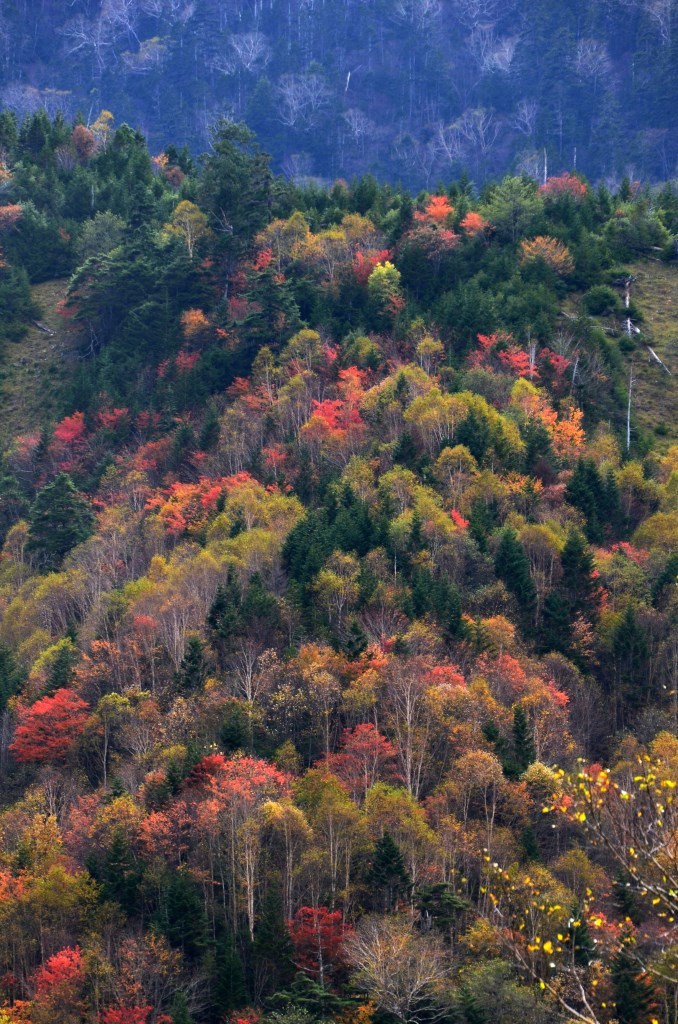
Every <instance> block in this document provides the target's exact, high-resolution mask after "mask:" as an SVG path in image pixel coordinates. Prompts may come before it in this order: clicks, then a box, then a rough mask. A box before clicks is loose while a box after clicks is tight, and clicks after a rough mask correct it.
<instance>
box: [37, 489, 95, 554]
mask: <svg viewBox="0 0 678 1024" xmlns="http://www.w3.org/2000/svg"><path fill="white" fill-rule="evenodd" d="M28 524H29V534H28V545H27V548H28V550H29V551H31V552H33V553H35V554H36V555H37V557H38V558H39V559H40V561H41V562H42V563H43V564H44V565H45V566H46V568H49V569H56V568H58V567H59V565H60V564H61V562H62V560H63V558H64V555H66V554H68V552H69V551H70V550H71V548H74V547H75V546H76V544H81V543H82V542H83V541H84V540H87V538H88V537H89V536H90V535H91V533H92V530H93V529H94V513H93V512H92V507H91V505H90V503H89V502H88V501H87V500H86V499H85V498H83V497H82V495H81V494H79V493H78V491H77V490H76V488H75V485H74V483H73V481H72V480H71V478H70V477H69V476H68V475H67V474H66V473H60V474H59V475H58V476H57V477H56V479H55V480H53V481H52V483H50V484H46V486H45V487H43V488H42V490H40V491H38V494H37V497H36V499H35V501H34V502H33V504H32V506H31V509H30V512H29V515H28Z"/></svg>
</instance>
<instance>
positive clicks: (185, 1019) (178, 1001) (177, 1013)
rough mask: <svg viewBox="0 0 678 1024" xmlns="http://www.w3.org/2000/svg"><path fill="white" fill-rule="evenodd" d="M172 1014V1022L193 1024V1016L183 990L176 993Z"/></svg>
mask: <svg viewBox="0 0 678 1024" xmlns="http://www.w3.org/2000/svg"><path fill="white" fill-rule="evenodd" d="M170 1015H171V1017H172V1024H193V1018H192V1017H191V1014H190V1013H189V1010H188V1000H187V999H186V996H185V995H184V993H183V992H177V994H176V995H175V997H174V1000H173V1001H172V1008H171V1010H170Z"/></svg>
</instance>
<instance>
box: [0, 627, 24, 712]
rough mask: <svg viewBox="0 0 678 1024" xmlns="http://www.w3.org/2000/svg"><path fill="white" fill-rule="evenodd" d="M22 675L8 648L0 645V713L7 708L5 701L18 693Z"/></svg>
mask: <svg viewBox="0 0 678 1024" xmlns="http://www.w3.org/2000/svg"><path fill="white" fill-rule="evenodd" d="M22 680H23V673H22V672H21V671H20V669H19V668H18V667H17V664H16V660H15V658H14V655H13V653H12V651H11V650H10V648H9V647H5V645H4V644H0V713H1V712H3V711H4V710H5V708H6V707H7V701H8V700H9V699H10V697H13V696H14V695H15V693H18V692H19V689H20V687H21V683H22Z"/></svg>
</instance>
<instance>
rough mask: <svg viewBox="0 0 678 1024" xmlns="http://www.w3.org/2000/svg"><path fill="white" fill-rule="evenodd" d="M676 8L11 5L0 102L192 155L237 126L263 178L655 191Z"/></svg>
mask: <svg viewBox="0 0 678 1024" xmlns="http://www.w3.org/2000/svg"><path fill="white" fill-rule="evenodd" d="M676 18H677V15H676V4H675V0H594V2H589V0H570V2H568V3H555V2H553V0H508V2H503V0H395V2H392V3H387V2H385V0H369V2H365V0H285V2H284V3H283V2H282V0H266V2H263V0H251V2H250V0H190V2H189V0H101V2H100V0H73V2H71V3H68V4H56V3H47V2H45V0H42V2H39V3H38V2H33V0H13V2H11V3H5V4H3V9H2V14H1V15H0V99H1V100H2V102H3V103H4V104H5V105H8V106H11V107H12V108H14V109H16V110H17V111H19V112H20V113H25V112H26V111H30V110H33V109H35V108H36V106H38V105H40V104H44V105H45V106H46V107H47V108H48V110H49V111H50V112H51V113H54V112H55V111H56V110H57V109H65V110H66V112H67V113H69V114H71V115H72V114H74V113H75V112H76V111H78V110H80V111H82V113H83V115H84V116H85V118H87V117H88V115H89V113H90V111H97V110H98V109H100V108H101V107H102V106H104V107H108V108H110V109H112V110H115V111H116V113H117V114H118V115H119V116H121V117H122V118H124V119H127V120H129V121H130V123H132V124H133V125H134V127H138V128H141V129H142V130H143V131H144V132H145V133H147V134H148V136H149V138H150V140H151V146H152V148H155V149H156V151H157V150H159V149H161V148H163V147H164V146H165V145H167V144H168V143H169V142H174V143H176V142H177V141H179V142H186V143H187V144H188V145H189V146H190V147H191V148H192V149H194V150H201V149H204V148H205V147H206V144H207V141H208V129H209V125H210V124H211V123H212V122H213V121H214V120H215V118H216V116H217V115H219V114H224V113H225V114H230V115H232V116H233V117H234V118H236V119H242V118H244V119H245V120H246V121H247V122H248V123H249V124H250V126H251V127H252V128H253V129H254V130H255V131H256V132H257V134H258V135H259V138H260V140H261V142H262V145H263V146H264V148H265V149H267V150H268V151H270V152H272V154H273V156H274V159H275V161H276V164H277V166H278V167H281V168H283V169H285V170H286V171H287V172H288V173H290V174H292V175H295V176H300V177H306V176H314V175H315V176H321V177H323V178H334V177H338V176H343V177H350V176H351V175H353V174H359V173H364V172H366V171H372V172H373V173H375V174H376V175H377V176H378V177H382V178H389V179H391V180H402V181H403V182H405V183H406V184H407V185H409V186H410V187H412V186H414V187H422V186H434V185H435V184H436V183H437V181H438V180H440V179H445V180H449V178H450V177H451V176H452V174H453V173H458V172H459V171H460V170H461V168H463V167H466V168H468V171H469V173H470V174H471V176H472V177H474V178H475V179H476V180H479V179H483V178H485V177H488V176H496V175H497V174H501V173H505V172H506V171H507V170H508V169H509V168H518V169H521V168H523V169H527V170H528V171H529V172H531V173H535V172H536V171H537V169H539V172H540V173H541V171H542V169H543V166H544V161H545V160H546V162H547V164H548V167H549V170H550V171H551V173H553V172H555V171H558V170H562V169H564V168H570V167H572V166H573V165H576V166H577V168H578V169H579V170H581V171H583V172H584V173H585V174H587V175H589V176H590V177H593V178H602V177H615V176H617V177H619V176H621V175H623V174H625V173H627V174H629V176H631V177H640V178H648V177H649V178H655V179H656V178H663V179H666V178H668V177H670V176H671V175H672V174H673V173H674V172H675V167H676V159H677V156H678V123H677V121H676V116H675V106H674V101H675V96H676V95H677V94H678V51H677V47H678V43H677V39H678V31H677V30H676V29H677V25H676Z"/></svg>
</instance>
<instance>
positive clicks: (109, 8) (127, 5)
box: [100, 0, 139, 43]
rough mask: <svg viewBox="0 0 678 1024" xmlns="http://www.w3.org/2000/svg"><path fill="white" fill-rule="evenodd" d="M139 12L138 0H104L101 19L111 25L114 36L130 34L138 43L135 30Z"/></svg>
mask: <svg viewBox="0 0 678 1024" xmlns="http://www.w3.org/2000/svg"><path fill="white" fill-rule="evenodd" d="M138 14H139V11H138V8H137V0H104V2H103V4H102V5H101V15H100V19H101V21H102V22H103V23H104V24H105V25H108V26H109V28H110V31H111V34H112V35H113V36H115V37H117V36H123V35H128V36H131V37H132V39H134V40H135V41H136V42H137V43H138V42H139V37H138V36H137V34H136V31H135V23H136V19H137V17H138Z"/></svg>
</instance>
